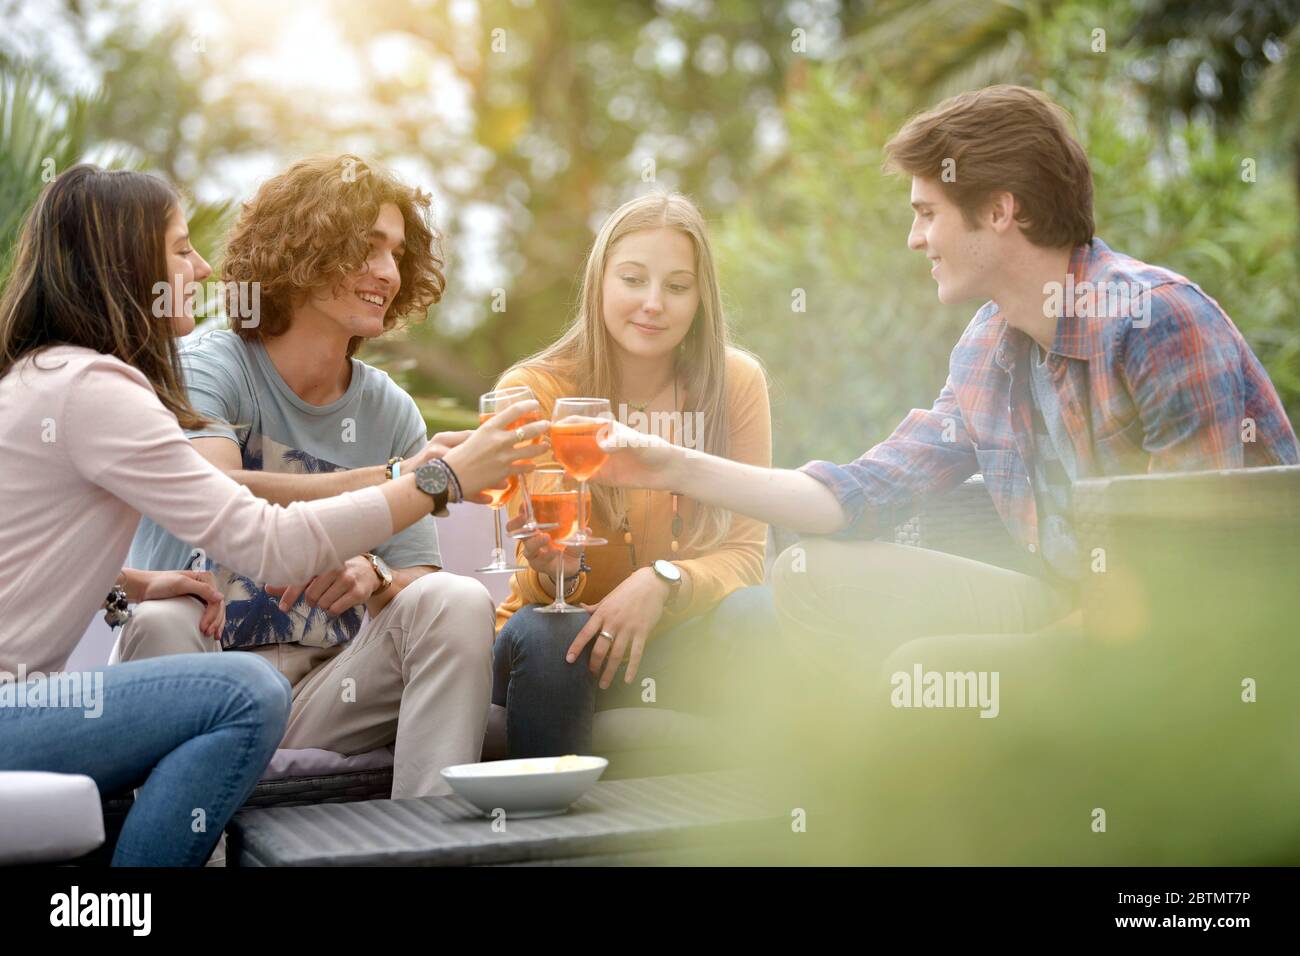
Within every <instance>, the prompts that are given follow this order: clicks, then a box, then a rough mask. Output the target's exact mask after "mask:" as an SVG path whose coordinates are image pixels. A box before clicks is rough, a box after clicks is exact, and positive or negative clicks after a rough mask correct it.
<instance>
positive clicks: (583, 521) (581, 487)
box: [575, 481, 587, 541]
mask: <svg viewBox="0 0 1300 956" xmlns="http://www.w3.org/2000/svg"><path fill="white" fill-rule="evenodd" d="M586 497H587V483H586V482H585V481H580V482H578V533H577V535H575V537H576V538H578V540H580V541H581V540H582V539H583V538H586V537H587V514H586V511H587V509H586V508H584V507H583V506H582V499H584V498H586Z"/></svg>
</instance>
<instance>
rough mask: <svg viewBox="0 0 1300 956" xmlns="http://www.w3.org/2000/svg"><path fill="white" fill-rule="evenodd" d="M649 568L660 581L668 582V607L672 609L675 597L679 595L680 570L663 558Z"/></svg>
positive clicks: (680, 585)
mask: <svg viewBox="0 0 1300 956" xmlns="http://www.w3.org/2000/svg"><path fill="white" fill-rule="evenodd" d="M651 567H652V568H653V569H654V572H655V576H656V577H658V578H659V580H660V581H667V582H668V607H672V606H673V605H674V604H676V603H677V595H678V594H680V593H681V589H682V569H681V568H679V567H678V566H677V565H675V564H673V563H672V562H671V561H665V560H664V559H663V558H660V559H659V560H658V561H656V562H655V563H654V564H652V565H651Z"/></svg>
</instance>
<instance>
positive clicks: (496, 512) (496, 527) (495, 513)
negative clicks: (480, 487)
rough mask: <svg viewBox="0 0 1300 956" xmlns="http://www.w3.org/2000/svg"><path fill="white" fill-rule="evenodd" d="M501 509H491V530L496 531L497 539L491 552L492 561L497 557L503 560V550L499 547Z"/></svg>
mask: <svg viewBox="0 0 1300 956" xmlns="http://www.w3.org/2000/svg"><path fill="white" fill-rule="evenodd" d="M503 510H504V509H503V508H493V509H492V530H493V531H495V532H496V539H497V546H496V550H495V551H493V552H492V559H493V560H494V561H495V560H498V559H500V560H503V561H504V560H505V550H504V549H503V548H502V547H501V512H502V511H503Z"/></svg>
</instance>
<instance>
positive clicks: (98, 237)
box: [0, 164, 207, 429]
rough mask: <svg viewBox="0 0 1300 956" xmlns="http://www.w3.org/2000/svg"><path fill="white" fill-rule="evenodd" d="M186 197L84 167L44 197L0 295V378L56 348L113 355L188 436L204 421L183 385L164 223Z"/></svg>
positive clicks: (146, 177)
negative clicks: (145, 383) (163, 302)
mask: <svg viewBox="0 0 1300 956" xmlns="http://www.w3.org/2000/svg"><path fill="white" fill-rule="evenodd" d="M179 206H180V198H179V197H178V196H177V194H176V192H175V190H173V189H172V187H171V186H169V185H168V184H167V183H166V182H164V181H163V180H162V179H159V178H158V177H156V176H152V175H150V174H148V173H139V172H133V171H130V170H124V169H115V170H104V169H100V168H99V167H98V166H91V165H89V164H82V165H79V166H73V167H72V168H70V169H68V170H65V171H64V172H63V173H62V174H60V175H59V176H58V177H56V178H55V179H54V180H53V181H52V182H51V183H50V184H49V185H48V186H46V187H45V189H44V190H43V191H42V192H41V194H40V196H39V197H38V198H37V200H36V205H35V206H33V207H32V210H31V212H30V213H28V215H27V218H26V220H24V222H23V225H22V229H21V231H20V232H19V235H18V242H17V245H16V247H15V252H14V261H13V270H12V271H11V272H10V274H9V281H8V283H7V285H6V286H5V289H4V294H3V295H2V296H0V376H3V375H5V374H6V373H8V372H9V370H10V369H11V368H13V366H14V365H15V363H17V362H18V361H20V360H21V359H22V358H24V357H25V356H27V355H28V354H30V353H35V352H39V351H40V350H42V349H44V348H47V347H49V346H52V345H79V346H82V347H84V348H88V349H94V350H95V351H96V352H101V353H103V354H105V355H113V356H116V357H117V358H119V359H121V360H122V361H123V362H126V363H127V364H128V365H131V366H134V367H135V368H137V369H139V370H140V372H141V373H143V374H144V376H145V378H147V379H148V380H149V382H150V384H152V385H153V388H154V391H155V392H156V393H157V395H158V400H159V401H161V402H162V404H163V406H164V407H165V408H166V409H167V410H168V411H170V412H171V413H172V414H173V415H175V416H176V420H177V422H178V423H179V424H180V426H181V427H182V428H190V429H194V428H201V427H203V426H204V425H205V424H207V421H206V420H205V419H204V418H203V417H202V416H200V415H199V414H198V412H196V411H195V410H194V408H193V406H191V405H190V401H189V398H188V397H187V396H186V393H185V387H184V385H183V384H182V381H183V379H182V376H181V369H180V359H179V357H178V354H177V347H176V337H175V333H174V331H173V328H172V322H171V318H170V317H167V316H164V317H158V316H155V314H154V302H155V300H156V298H157V295H156V291H155V286H156V285H157V284H158V283H165V282H167V246H166V234H167V220H168V217H169V216H171V214H172V211H173V210H174V209H177V208H179Z"/></svg>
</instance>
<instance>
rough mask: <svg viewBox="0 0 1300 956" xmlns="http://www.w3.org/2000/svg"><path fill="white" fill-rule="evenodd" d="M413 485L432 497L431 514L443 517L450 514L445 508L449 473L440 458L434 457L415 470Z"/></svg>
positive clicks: (449, 485) (449, 479)
mask: <svg viewBox="0 0 1300 956" xmlns="http://www.w3.org/2000/svg"><path fill="white" fill-rule="evenodd" d="M415 487H417V488H419V489H420V490H421V491H423V492H424V493H425V494H426V495H429V496H431V497H432V498H433V515H434V517H435V518H445V517H447V515H449V514H451V512H450V511H448V510H447V496H448V489H449V488H450V487H451V474H450V472H449V470H448V468H447V466H446V465H444V464H443V462H442V459H441V458H435V459H434V460H433V461H431V462H429V463H428V464H424V465H421V466H420V467H419V468H417V469H416V470H415Z"/></svg>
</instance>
